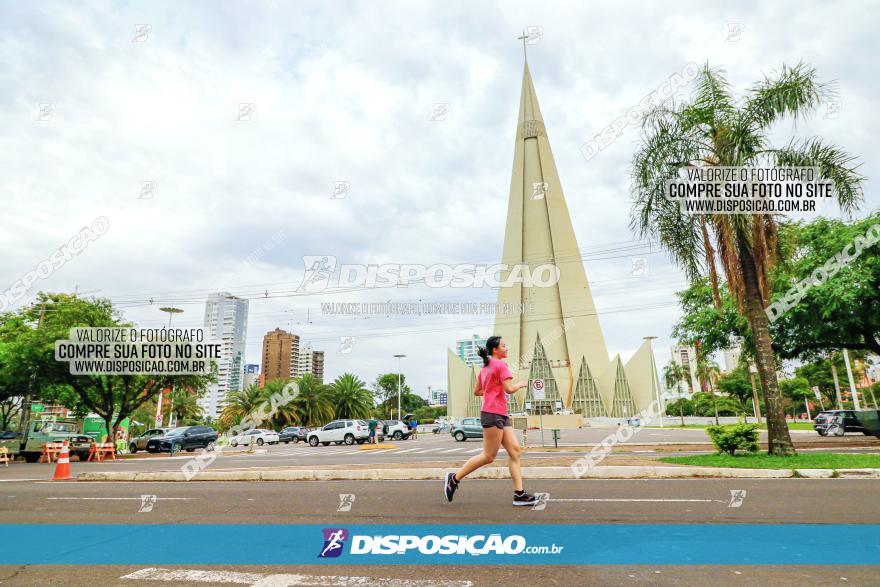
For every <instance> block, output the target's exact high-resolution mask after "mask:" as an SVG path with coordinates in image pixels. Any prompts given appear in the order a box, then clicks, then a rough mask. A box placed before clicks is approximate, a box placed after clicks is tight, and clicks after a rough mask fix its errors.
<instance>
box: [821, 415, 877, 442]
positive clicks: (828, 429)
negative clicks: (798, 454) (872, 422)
mask: <svg viewBox="0 0 880 587" xmlns="http://www.w3.org/2000/svg"><path fill="white" fill-rule="evenodd" d="M813 430H815V431H816V432H818V433H819V435H820V436H828V435H829V434H833V435H834V436H843V435H844V434H846V433H847V432H861V433H862V434H869V433H868V432H865V427H864V426H862V423H861V422H859V419H858V418H857V417H856V413H855V411H853V410H826V411H824V412H820V413H819V415H818V416H816V419H815V421H813Z"/></svg>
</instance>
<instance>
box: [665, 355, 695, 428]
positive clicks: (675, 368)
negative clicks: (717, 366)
mask: <svg viewBox="0 0 880 587" xmlns="http://www.w3.org/2000/svg"><path fill="white" fill-rule="evenodd" d="M688 375H689V374H688V372H687V371H686V370H685V368H684V367H683V366H682V365H679V364H678V363H676V362H675V361H672V360H670V361H669V363H667V364H666V366H665V367H663V382H664V383H665V384H666V388H667V389H672V388H675V389H677V390H678V396H679V398H678V400H677V401H676V402H673V403H675V404H676V407H677V408H678V415H679V416H681V426H682V428H684V404H685V402H684V401H682V400H684V398H683V397H682V393H681V384H682V383H685V382H687V380H688ZM666 411H667V413H669V412H670V411H674V410H671V409H670V405H669V404H667V406H666Z"/></svg>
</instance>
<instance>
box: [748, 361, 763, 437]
mask: <svg viewBox="0 0 880 587" xmlns="http://www.w3.org/2000/svg"><path fill="white" fill-rule="evenodd" d="M757 372H758V368H757V367H756V366H755V364H754V363H753V362H752V361H749V379H751V381H752V407H753V408H755V419H756V420H757V421H758V424H760V423H761V405H760V404H759V403H758V387H757V386H756V385H755V373H757Z"/></svg>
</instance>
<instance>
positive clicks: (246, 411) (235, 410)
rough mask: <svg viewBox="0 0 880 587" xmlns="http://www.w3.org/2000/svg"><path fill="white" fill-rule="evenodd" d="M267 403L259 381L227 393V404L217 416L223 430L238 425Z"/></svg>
mask: <svg viewBox="0 0 880 587" xmlns="http://www.w3.org/2000/svg"><path fill="white" fill-rule="evenodd" d="M265 403H266V395H265V394H264V393H263V390H262V389H261V388H260V386H259V385H258V384H257V383H252V384H251V385H249V386H248V387H247V388H246V389H243V390H241V391H233V392H231V393H229V394H227V395H226V406H225V407H224V408H223V411H222V412H220V416H219V417H218V418H217V422H218V424H220V426H221V428H222V429H223V430H229V429H230V428H232V427H233V426H236V425H238V424H239V423H240V422H241V421H242V419H244V418H245V417H246V416H250V415H251V414H253V413H255V412H256V411H257V409H259V408H261V407H262V406H263V405H265Z"/></svg>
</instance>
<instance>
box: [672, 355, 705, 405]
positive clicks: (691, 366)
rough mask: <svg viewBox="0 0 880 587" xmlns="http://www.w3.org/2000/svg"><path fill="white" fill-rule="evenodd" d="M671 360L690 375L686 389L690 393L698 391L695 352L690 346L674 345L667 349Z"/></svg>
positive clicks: (698, 381)
mask: <svg viewBox="0 0 880 587" xmlns="http://www.w3.org/2000/svg"><path fill="white" fill-rule="evenodd" d="M669 352H670V354H671V355H672V360H673V361H674V362H676V363H677V364H679V365H681V366H682V367H684V369H685V371H687V372H688V373H690V381H689V382H688V388H689V392H690V393H695V392H697V391H700V380H699V379H698V378H697V351H696V349H694V347H692V346H681V345H677V344H674V345H672V347H671V348H670V349H669Z"/></svg>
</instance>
